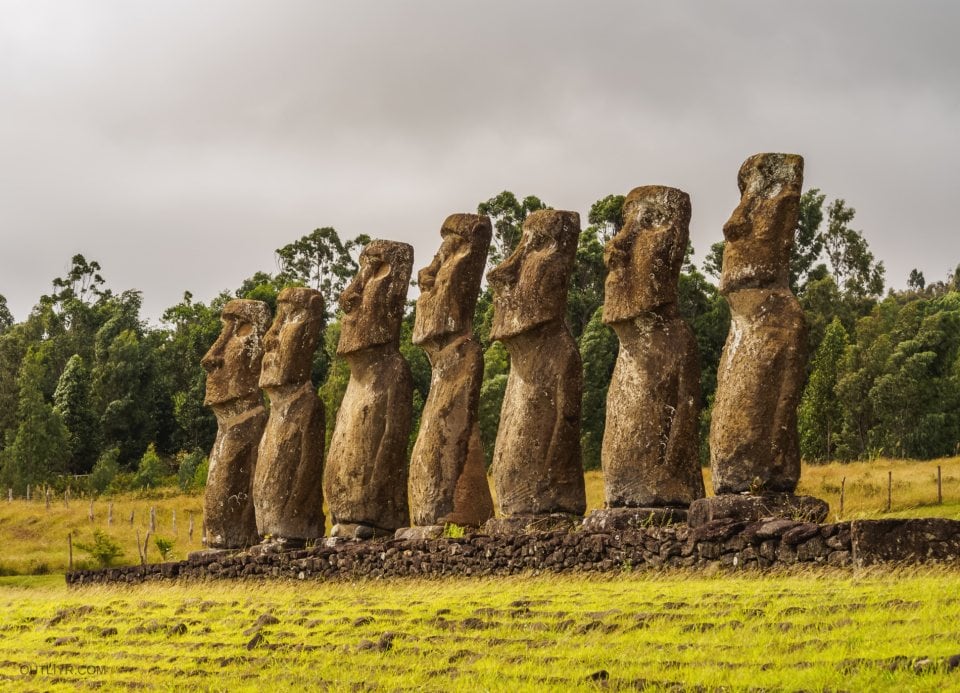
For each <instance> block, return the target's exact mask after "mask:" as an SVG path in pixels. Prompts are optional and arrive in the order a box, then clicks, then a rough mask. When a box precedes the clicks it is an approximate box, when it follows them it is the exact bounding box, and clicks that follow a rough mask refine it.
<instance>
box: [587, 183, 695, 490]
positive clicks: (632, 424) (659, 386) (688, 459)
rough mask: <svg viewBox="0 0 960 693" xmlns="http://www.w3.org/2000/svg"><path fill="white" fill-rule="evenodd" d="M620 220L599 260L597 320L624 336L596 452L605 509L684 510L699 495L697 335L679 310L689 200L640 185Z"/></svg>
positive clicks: (669, 190) (676, 192) (677, 192)
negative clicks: (601, 285)
mask: <svg viewBox="0 0 960 693" xmlns="http://www.w3.org/2000/svg"><path fill="white" fill-rule="evenodd" d="M623 216H624V225H623V228H622V229H621V230H620V232H619V233H618V234H617V235H616V236H614V237H613V238H612V239H611V240H610V242H609V243H608V244H607V247H606V250H605V257H604V260H605V262H606V265H607V268H608V270H609V273H608V274H607V281H606V286H605V303H604V307H603V320H604V322H605V323H606V324H608V325H610V327H611V328H613V330H614V331H615V332H616V333H617V337H618V338H619V339H620V351H619V353H618V356H617V363H616V366H615V367H614V371H613V378H612V380H611V382H610V388H609V390H608V391H607V419H606V427H605V429H604V436H603V448H602V451H601V460H602V464H603V474H604V489H605V500H606V506H607V507H608V508H623V507H669V506H674V507H680V506H687V505H689V504H690V503H691V502H692V501H694V500H695V499H697V498H702V497H703V496H704V486H703V476H702V474H701V472H700V460H699V440H698V427H699V415H700V366H699V363H698V358H697V346H696V339H695V337H694V335H693V331H692V330H691V329H690V327H689V326H688V325H687V324H686V322H685V321H684V320H683V319H682V318H680V316H679V315H678V313H677V286H678V282H679V277H680V268H681V266H682V264H683V257H684V254H685V251H686V247H687V241H688V237H689V232H688V225H689V222H690V198H689V197H688V196H687V194H686V193H684V192H682V191H680V190H676V189H675V188H666V187H661V186H647V187H642V188H636V189H635V190H633V191H631V192H630V194H629V195H627V198H626V200H625V201H624V207H623Z"/></svg>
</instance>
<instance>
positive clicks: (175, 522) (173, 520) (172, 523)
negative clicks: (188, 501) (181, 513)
mask: <svg viewBox="0 0 960 693" xmlns="http://www.w3.org/2000/svg"><path fill="white" fill-rule="evenodd" d="M171 525H172V528H173V530H172V531H173V536H177V510H176V508H174V510H173V519H172V521H171Z"/></svg>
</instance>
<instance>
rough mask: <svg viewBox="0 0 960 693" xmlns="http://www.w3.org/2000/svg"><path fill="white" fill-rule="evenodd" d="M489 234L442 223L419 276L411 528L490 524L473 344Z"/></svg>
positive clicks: (480, 224) (462, 219)
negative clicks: (419, 376) (420, 369)
mask: <svg viewBox="0 0 960 693" xmlns="http://www.w3.org/2000/svg"><path fill="white" fill-rule="evenodd" d="M491 233H492V231H491V228H490V220H489V218H487V217H485V216H478V215H475V214H454V215H452V216H450V217H448V218H447V220H446V221H445V222H444V224H443V228H442V229H441V231H440V235H441V237H442V238H443V241H442V243H441V245H440V250H439V251H438V252H437V254H436V256H435V257H434V258H433V262H431V263H430V265H428V266H427V267H425V268H424V269H422V270H420V273H419V277H418V284H419V286H420V298H419V299H418V300H417V314H416V321H415V323H414V328H413V343H414V344H417V345H419V346H421V347H422V348H423V350H424V351H426V352H427V357H428V358H429V359H430V365H431V367H432V369H433V370H432V374H431V379H430V394H429V395H428V396H427V401H426V403H425V405H424V407H423V414H422V416H421V417H420V431H419V433H418V435H417V441H416V443H415V444H414V446H413V453H412V455H411V457H410V500H411V505H412V507H411V515H412V519H413V524H415V525H421V526H422V525H441V524H445V523H454V524H458V525H470V526H477V525H480V524H482V523H483V522H485V521H486V520H488V519H489V518H491V517H493V499H492V498H491V496H490V487H489V485H488V484H487V475H486V470H485V466H484V457H483V447H482V444H481V442H480V425H479V420H478V413H479V411H478V410H479V407H480V386H481V384H482V381H483V350H482V349H481V347H480V345H479V344H478V343H477V341H476V340H475V339H474V337H473V311H474V308H475V307H476V302H477V295H478V293H479V292H480V280H481V278H482V276H483V268H484V265H485V264H486V259H487V250H488V249H489V247H490V237H491Z"/></svg>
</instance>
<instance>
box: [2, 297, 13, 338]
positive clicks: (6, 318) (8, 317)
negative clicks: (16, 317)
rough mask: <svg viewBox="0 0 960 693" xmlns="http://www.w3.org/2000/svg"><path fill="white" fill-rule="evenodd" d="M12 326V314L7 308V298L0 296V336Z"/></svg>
mask: <svg viewBox="0 0 960 693" xmlns="http://www.w3.org/2000/svg"><path fill="white" fill-rule="evenodd" d="M12 325H13V313H11V312H10V308H8V307H7V297H6V296H4V295H3V294H0V334H3V332H4V331H6V330H7V328H9V327H11V326H12Z"/></svg>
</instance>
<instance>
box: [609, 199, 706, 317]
mask: <svg viewBox="0 0 960 693" xmlns="http://www.w3.org/2000/svg"><path fill="white" fill-rule="evenodd" d="M689 226H690V196H689V195H687V193H685V192H683V191H682V190H677V189H676V188H667V187H664V186H661V185H647V186H644V187H641V188H634V189H633V190H631V191H630V194H629V195H627V198H626V200H624V202H623V228H621V229H620V231H619V233H617V235H616V236H614V237H613V238H611V239H610V240H609V242H607V246H606V248H604V253H603V260H604V263H606V265H607V269H608V270H609V271H608V273H607V281H606V285H605V288H604V295H605V298H604V304H603V321H604V322H605V323H608V324H610V323H615V322H620V321H622V320H629V319H631V318H635V317H637V316H638V315H640V314H642V313H648V312H652V311H657V310H661V309H664V308H667V307H670V306H674V305H675V304H676V303H677V285H678V283H679V281H680V269H681V267H682V266H683V258H684V255H685V254H686V250H687V241H688V239H689V236H690V231H689Z"/></svg>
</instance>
